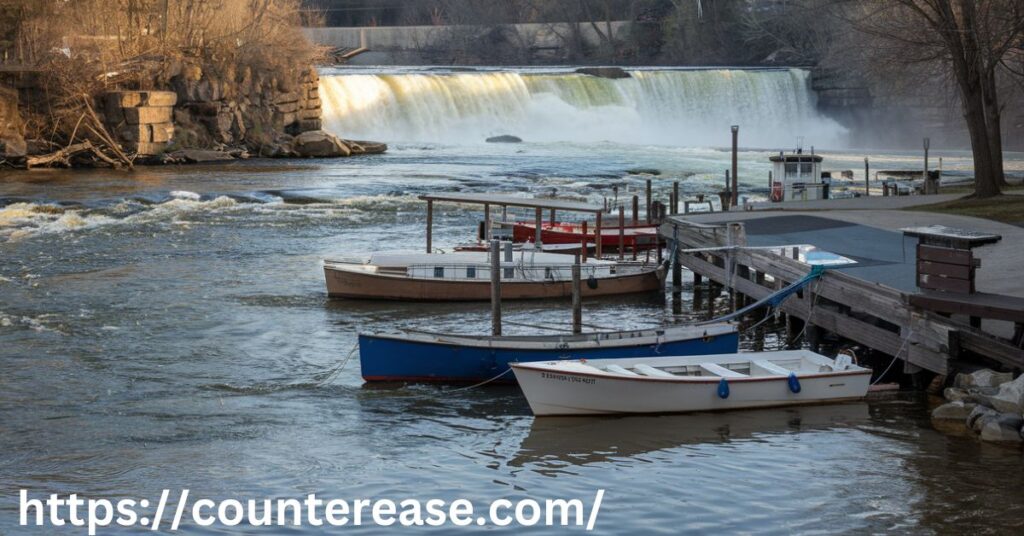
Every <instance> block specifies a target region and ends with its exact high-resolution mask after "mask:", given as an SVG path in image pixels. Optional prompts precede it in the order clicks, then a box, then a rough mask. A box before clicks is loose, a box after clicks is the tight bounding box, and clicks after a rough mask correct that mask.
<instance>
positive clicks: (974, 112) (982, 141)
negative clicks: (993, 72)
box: [964, 90, 1002, 197]
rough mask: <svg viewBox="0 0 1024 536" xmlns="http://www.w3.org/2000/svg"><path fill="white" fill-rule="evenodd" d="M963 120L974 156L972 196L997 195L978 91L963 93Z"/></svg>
mask: <svg viewBox="0 0 1024 536" xmlns="http://www.w3.org/2000/svg"><path fill="white" fill-rule="evenodd" d="M964 119H965V120H966V122H967V131H968V132H970V134H971V152H972V153H973V155H974V196H975V197H993V196H996V195H999V193H1000V191H999V182H998V181H997V176H996V171H995V166H994V165H993V162H992V154H993V151H992V147H991V140H990V139H989V135H988V124H987V122H986V121H985V111H984V105H983V103H982V98H981V95H980V92H979V91H976V90H975V91H972V92H971V93H968V92H966V91H965V92H964ZM1000 154H1001V151H1000ZM1001 168H1002V166H1001V165H1000V169H1001Z"/></svg>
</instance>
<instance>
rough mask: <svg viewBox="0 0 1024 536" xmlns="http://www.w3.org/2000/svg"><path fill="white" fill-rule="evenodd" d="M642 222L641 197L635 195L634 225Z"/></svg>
mask: <svg viewBox="0 0 1024 536" xmlns="http://www.w3.org/2000/svg"><path fill="white" fill-rule="evenodd" d="M639 224H640V197H639V196H636V195H634V196H633V225H639Z"/></svg>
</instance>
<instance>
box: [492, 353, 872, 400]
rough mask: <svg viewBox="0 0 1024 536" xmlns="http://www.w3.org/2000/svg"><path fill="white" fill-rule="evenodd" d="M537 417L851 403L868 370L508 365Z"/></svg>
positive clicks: (796, 362)
mask: <svg viewBox="0 0 1024 536" xmlns="http://www.w3.org/2000/svg"><path fill="white" fill-rule="evenodd" d="M510 366H511V367H512V370H514V371H515V375H516V379H517V380H518V381H519V386H520V387H521V388H522V390H523V394H525V395H526V400H527V401H528V402H529V403H530V409H531V410H533V413H534V414H535V415H537V416H543V415H594V414H611V413H683V412H690V411H716V410H727V409H742V408H758V407H769V406H786V405H793V404H813V403H823V402H836V401H844V400H856V399H859V398H863V397H864V395H866V394H867V391H868V385H869V383H870V380H871V370H870V369H866V368H864V367H860V366H857V365H854V364H853V363H851V362H850V358H849V357H847V356H839V358H838V359H836V360H832V359H829V358H827V357H825V356H823V355H820V354H816V353H814V352H811V351H809V350H792V351H783V352H751V353H740V354H719V355H704V356H680V357H654V358H633V359H591V360H583V359H577V360H564V361H548V362H535V363H511V364H510Z"/></svg>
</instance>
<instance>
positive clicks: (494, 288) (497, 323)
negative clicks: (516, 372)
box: [491, 240, 501, 337]
mask: <svg viewBox="0 0 1024 536" xmlns="http://www.w3.org/2000/svg"><path fill="white" fill-rule="evenodd" d="M500 250H501V244H500V243H499V242H498V241H497V240H492V241H491V334H492V335H494V336H495V337H497V336H499V335H501V251H500Z"/></svg>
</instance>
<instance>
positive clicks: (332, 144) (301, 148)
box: [292, 130, 352, 158]
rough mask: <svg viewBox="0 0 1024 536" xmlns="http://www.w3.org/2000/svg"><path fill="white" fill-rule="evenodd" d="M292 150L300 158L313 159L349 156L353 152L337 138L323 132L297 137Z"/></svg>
mask: <svg viewBox="0 0 1024 536" xmlns="http://www.w3.org/2000/svg"><path fill="white" fill-rule="evenodd" d="M292 149H293V150H294V151H295V152H296V153H298V154H299V156H305V157H311V158H327V157H334V156H349V155H351V154H352V150H351V149H349V147H348V145H346V144H345V142H343V141H341V140H340V139H338V137H337V136H335V135H334V134H331V133H329V132H324V131H323V130H311V131H308V132H303V133H301V134H299V135H298V136H295V140H294V141H293V142H292Z"/></svg>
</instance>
